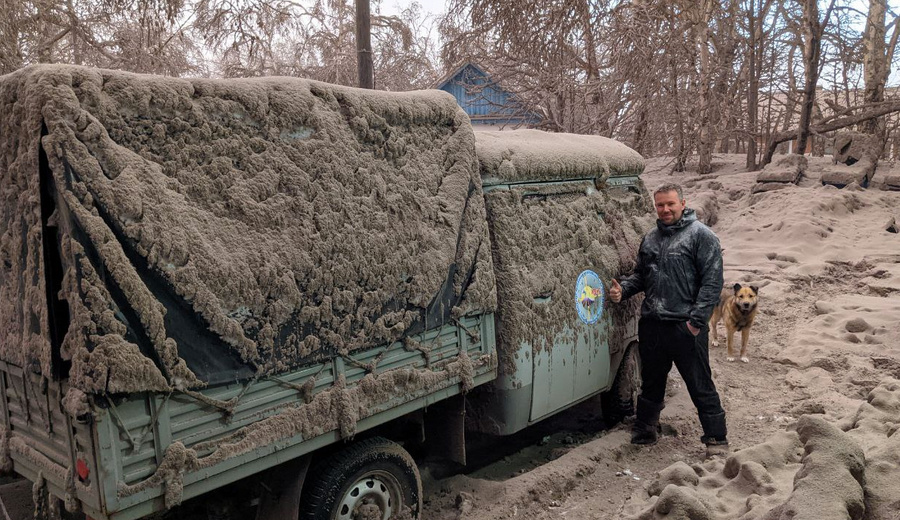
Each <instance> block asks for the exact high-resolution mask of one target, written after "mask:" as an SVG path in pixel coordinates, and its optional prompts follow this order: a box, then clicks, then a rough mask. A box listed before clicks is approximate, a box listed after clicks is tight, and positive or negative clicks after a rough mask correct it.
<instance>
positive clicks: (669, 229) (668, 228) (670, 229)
mask: <svg viewBox="0 0 900 520" xmlns="http://www.w3.org/2000/svg"><path fill="white" fill-rule="evenodd" d="M696 221H697V212H696V211H694V210H693V209H691V208H685V209H684V213H682V214H681V218H680V219H679V220H678V221H677V222H675V223H673V224H669V225H666V224H663V223H662V221H661V220H659V219H656V227H658V228H659V230H660V231H661V232H662V233H664V234H666V235H671V234H672V233H675V232H676V231H678V230H680V229H684V228H686V227H688V226H690V225H691V224H693V223H694V222H696Z"/></svg>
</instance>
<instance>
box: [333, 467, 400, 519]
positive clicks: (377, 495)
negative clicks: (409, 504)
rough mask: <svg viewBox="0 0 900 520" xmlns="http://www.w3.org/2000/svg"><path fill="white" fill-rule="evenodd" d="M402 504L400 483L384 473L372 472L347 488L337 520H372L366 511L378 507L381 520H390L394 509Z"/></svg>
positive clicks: (336, 516)
mask: <svg viewBox="0 0 900 520" xmlns="http://www.w3.org/2000/svg"><path fill="white" fill-rule="evenodd" d="M398 504H401V492H400V483H399V482H397V479H396V478H394V476H393V475H391V474H389V473H386V472H384V471H371V472H369V473H366V474H365V475H363V476H362V477H360V478H359V479H358V480H357V481H356V482H354V483H353V485H351V486H350V487H349V488H347V491H346V493H344V496H343V499H342V500H341V503H340V504H339V505H338V508H337V515H335V520H370V519H371V518H372V517H370V516H368V515H366V514H364V511H365V510H366V509H371V507H372V506H377V507H378V509H379V510H380V511H381V515H380V516H378V517H377V518H378V519H379V520H388V519H389V518H390V517H391V514H392V513H393V512H394V508H396V507H398Z"/></svg>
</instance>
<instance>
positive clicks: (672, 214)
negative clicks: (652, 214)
mask: <svg viewBox="0 0 900 520" xmlns="http://www.w3.org/2000/svg"><path fill="white" fill-rule="evenodd" d="M653 202H654V204H655V205H656V216H657V217H658V218H659V220H660V222H662V223H663V224H666V225H671V224H674V223H676V222H678V221H679V220H681V215H682V214H683V213H684V207H685V200H684V192H683V191H682V190H681V186H679V185H678V184H675V183H668V184H663V185H662V186H660V187H659V188H656V191H654V192H653Z"/></svg>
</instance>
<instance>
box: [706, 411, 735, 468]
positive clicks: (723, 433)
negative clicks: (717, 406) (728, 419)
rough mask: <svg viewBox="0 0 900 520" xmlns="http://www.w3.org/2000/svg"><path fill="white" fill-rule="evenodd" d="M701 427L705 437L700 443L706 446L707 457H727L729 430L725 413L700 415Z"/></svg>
mask: <svg viewBox="0 0 900 520" xmlns="http://www.w3.org/2000/svg"><path fill="white" fill-rule="evenodd" d="M700 425H701V426H703V436H702V437H700V441H701V442H703V444H706V457H707V458H711V457H715V456H724V455H727V454H728V453H729V451H730V448H729V446H728V428H727V427H726V426H725V412H722V413H717V414H714V415H702V414H701V415H700Z"/></svg>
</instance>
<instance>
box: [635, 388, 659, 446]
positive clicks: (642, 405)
mask: <svg viewBox="0 0 900 520" xmlns="http://www.w3.org/2000/svg"><path fill="white" fill-rule="evenodd" d="M663 406H665V405H663V403H654V402H653V401H648V400H647V399H644V398H643V397H638V405H637V413H636V414H635V419H634V426H632V428H631V444H656V441H657V440H659V413H660V412H662V409H663Z"/></svg>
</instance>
